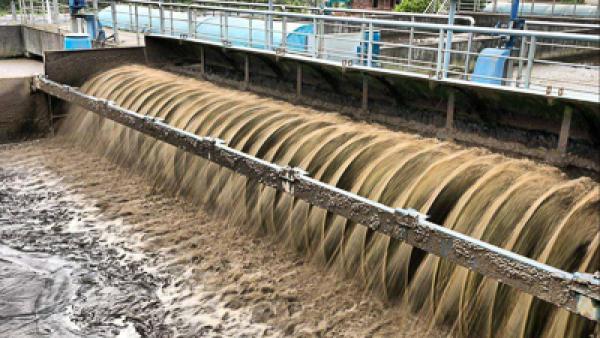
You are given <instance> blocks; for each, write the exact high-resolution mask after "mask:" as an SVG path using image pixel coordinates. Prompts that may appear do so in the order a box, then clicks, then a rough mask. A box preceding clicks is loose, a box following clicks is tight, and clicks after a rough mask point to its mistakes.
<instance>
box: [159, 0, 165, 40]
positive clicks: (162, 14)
mask: <svg viewBox="0 0 600 338" xmlns="http://www.w3.org/2000/svg"><path fill="white" fill-rule="evenodd" d="M158 31H159V32H160V34H165V11H164V8H163V4H162V2H161V3H159V4H158Z"/></svg>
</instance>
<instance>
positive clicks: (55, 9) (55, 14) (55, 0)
mask: <svg viewBox="0 0 600 338" xmlns="http://www.w3.org/2000/svg"><path fill="white" fill-rule="evenodd" d="M58 17H59V8H58V0H52V22H54V23H58Z"/></svg>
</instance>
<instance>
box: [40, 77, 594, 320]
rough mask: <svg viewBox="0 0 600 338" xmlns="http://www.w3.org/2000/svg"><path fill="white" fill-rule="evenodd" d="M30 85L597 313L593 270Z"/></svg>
mask: <svg viewBox="0 0 600 338" xmlns="http://www.w3.org/2000/svg"><path fill="white" fill-rule="evenodd" d="M33 86H34V89H39V90H41V91H43V92H45V93H47V94H49V95H52V96H55V97H58V98H60V99H62V100H65V101H67V102H70V103H73V104H77V105H80V106H82V107H83V108H85V109H87V110H90V111H92V112H94V113H96V114H99V115H101V116H103V117H105V118H108V119H110V120H113V121H115V122H117V123H120V124H122V125H125V126H127V127H129V128H132V129H135V130H137V131H139V132H142V133H144V134H146V135H149V136H151V137H153V138H156V139H158V140H160V141H164V142H166V143H169V144H171V145H173V146H176V147H178V148H179V149H182V150H184V151H187V152H189V153H192V154H195V155H198V156H201V157H203V158H205V159H208V160H209V161H212V162H214V163H217V164H219V165H221V166H223V167H226V168H228V169H231V170H233V171H235V172H236V173H239V174H241V175H244V176H247V177H249V178H252V179H255V180H257V181H259V182H260V183H262V184H265V185H267V186H270V187H273V188H276V189H278V190H281V191H285V192H287V193H289V194H291V195H293V196H294V197H296V198H299V199H302V200H304V201H306V202H308V203H310V204H312V205H315V206H318V207H320V208H323V209H326V210H328V211H330V212H332V213H335V214H338V215H341V216H343V217H346V218H348V219H349V220H352V221H353V222H356V223H360V224H363V225H364V226H367V227H369V228H370V229H372V230H374V231H378V232H380V233H382V234H385V235H388V236H390V237H392V238H395V239H398V240H402V241H405V242H407V243H408V244H410V245H413V246H415V247H417V248H419V249H422V250H425V251H427V252H430V253H432V254H435V255H437V256H440V257H443V258H446V259H449V260H450V261H452V262H454V263H457V264H459V265H462V266H464V267H467V268H469V269H471V270H473V271H476V272H479V273H481V274H483V275H485V276H488V277H491V278H494V279H496V280H498V281H500V282H502V283H504V284H507V285H510V286H512V287H515V288H517V289H519V290H522V291H524V292H526V293H529V294H531V295H533V296H535V297H537V298H539V299H542V300H545V301H547V302H550V303H553V304H555V305H557V306H559V307H562V308H564V309H567V310H569V311H571V312H573V313H577V314H579V315H582V316H584V317H587V318H589V319H591V320H595V321H600V276H598V275H590V274H582V273H569V272H565V271H562V270H559V269H556V268H553V267H551V266H548V265H545V264H541V263H539V262H536V261H534V260H531V259H529V258H526V257H523V256H520V255H517V254H514V253H512V252H509V251H506V250H503V249H501V248H498V247H496V246H493V245H490V244H488V243H485V242H482V241H479V240H477V239H474V238H471V237H469V236H466V235H463V234H461V233H458V232H455V231H452V230H450V229H447V228H444V227H442V226H440V225H437V224H433V223H431V222H428V221H427V220H426V216H424V215H421V214H419V213H417V212H416V211H414V210H406V209H393V208H390V207H388V206H385V205H383V204H380V203H377V202H373V201H371V200H369V199H366V198H363V197H360V196H358V195H355V194H353V193H350V192H347V191H344V190H341V189H339V188H336V187H334V186H330V185H327V184H324V183H322V182H320V181H318V180H315V179H312V178H310V177H309V176H308V173H306V172H304V171H303V170H302V169H298V168H289V167H281V166H278V165H276V164H273V163H270V162H267V161H264V160H261V159H259V158H256V157H253V156H251V155H248V154H245V153H243V152H240V151H238V150H236V149H233V148H231V147H228V146H227V145H226V144H224V143H223V141H221V140H218V139H214V138H210V137H200V136H197V135H194V134H192V133H189V132H186V131H184V130H181V129H177V128H174V127H171V126H170V125H168V124H166V123H164V122H162V121H161V120H157V119H154V118H151V117H146V116H144V115H141V114H138V113H136V112H133V111H129V110H126V109H124V108H121V107H119V106H117V105H115V104H114V103H113V102H111V101H108V100H104V99H99V98H96V97H93V96H89V95H86V94H85V93H82V92H80V91H78V90H77V89H75V88H73V87H69V86H66V85H62V84H59V83H56V82H54V81H51V80H48V79H47V78H44V77H42V76H39V77H36V78H34V82H33Z"/></svg>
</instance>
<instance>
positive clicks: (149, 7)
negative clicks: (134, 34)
mask: <svg viewBox="0 0 600 338" xmlns="http://www.w3.org/2000/svg"><path fill="white" fill-rule="evenodd" d="M148 30H149V31H150V32H152V5H148Z"/></svg>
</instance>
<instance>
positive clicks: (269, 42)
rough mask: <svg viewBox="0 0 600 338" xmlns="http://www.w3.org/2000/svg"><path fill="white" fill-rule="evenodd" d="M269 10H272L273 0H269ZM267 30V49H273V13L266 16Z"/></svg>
mask: <svg viewBox="0 0 600 338" xmlns="http://www.w3.org/2000/svg"><path fill="white" fill-rule="evenodd" d="M269 12H273V0H269ZM267 25H268V27H267V31H268V32H269V34H268V35H267V38H268V40H267V46H268V48H267V49H268V50H271V49H273V14H269V16H268V17H267Z"/></svg>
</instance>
